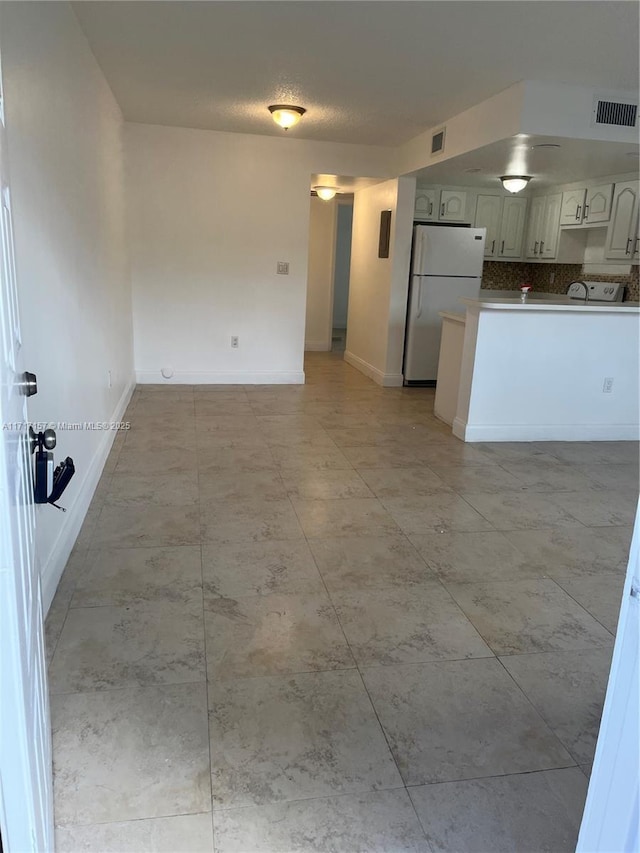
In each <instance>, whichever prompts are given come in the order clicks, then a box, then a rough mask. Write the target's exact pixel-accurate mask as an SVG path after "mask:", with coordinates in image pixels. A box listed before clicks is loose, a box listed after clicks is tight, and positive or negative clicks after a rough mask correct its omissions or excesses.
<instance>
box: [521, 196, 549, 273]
mask: <svg viewBox="0 0 640 853" xmlns="http://www.w3.org/2000/svg"><path fill="white" fill-rule="evenodd" d="M545 201H546V199H545V197H544V196H537V197H536V198H534V199H532V200H531V211H530V213H529V227H528V229H527V243H526V255H527V257H528V258H539V257H540V251H539V250H540V240H541V239H542V217H543V216H544V205H545Z"/></svg>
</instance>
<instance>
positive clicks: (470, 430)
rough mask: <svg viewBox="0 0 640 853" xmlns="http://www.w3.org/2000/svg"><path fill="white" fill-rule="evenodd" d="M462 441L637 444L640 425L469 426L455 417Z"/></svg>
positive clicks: (455, 433)
mask: <svg viewBox="0 0 640 853" xmlns="http://www.w3.org/2000/svg"><path fill="white" fill-rule="evenodd" d="M453 434H454V435H455V436H456V437H457V438H460V439H462V441H468V442H476V441H638V440H639V439H640V427H639V426H638V424H477V425H473V424H471V425H470V424H467V423H465V422H464V421H462V420H460V419H459V418H456V419H455V420H454V422H453Z"/></svg>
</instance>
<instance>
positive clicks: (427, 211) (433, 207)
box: [414, 188, 440, 220]
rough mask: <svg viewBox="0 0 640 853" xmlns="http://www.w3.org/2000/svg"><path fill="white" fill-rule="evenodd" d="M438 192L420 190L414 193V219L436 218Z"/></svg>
mask: <svg viewBox="0 0 640 853" xmlns="http://www.w3.org/2000/svg"><path fill="white" fill-rule="evenodd" d="M439 195H440V193H439V191H438V190H432V189H426V190H423V189H420V188H418V190H417V191H416V205H415V211H414V212H415V218H416V219H422V220H428V219H437V218H438V196H439Z"/></svg>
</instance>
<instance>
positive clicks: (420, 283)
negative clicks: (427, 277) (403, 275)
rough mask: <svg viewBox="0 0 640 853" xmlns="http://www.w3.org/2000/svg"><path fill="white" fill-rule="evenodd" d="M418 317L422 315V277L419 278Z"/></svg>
mask: <svg viewBox="0 0 640 853" xmlns="http://www.w3.org/2000/svg"><path fill="white" fill-rule="evenodd" d="M416 308H417V310H416V319H418V317H420V316H422V279H421V278H418V301H417V305H416Z"/></svg>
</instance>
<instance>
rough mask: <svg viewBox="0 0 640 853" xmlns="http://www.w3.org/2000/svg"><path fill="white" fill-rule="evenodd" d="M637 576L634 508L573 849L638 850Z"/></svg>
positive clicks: (639, 543)
mask: <svg viewBox="0 0 640 853" xmlns="http://www.w3.org/2000/svg"><path fill="white" fill-rule="evenodd" d="M638 578H640V508H639V509H637V510H636V521H635V527H634V532H633V538H632V540H631V550H630V553H629V563H628V566H627V576H626V578H625V584H624V590H623V593H622V604H621V606H620V616H619V619H618V627H617V631H616V642H615V646H614V649H613V660H612V663H611V671H610V673H609V683H608V685H607V695H606V698H605V701H604V709H603V712H602V721H601V723H600V732H599V734H598V742H597V745H596V751H595V757H594V761H593V769H592V771H591V778H590V780H589V791H588V793H587V801H586V804H585V809H584V814H583V817H582V825H581V827H580V834H579V836H578V845H577V847H576V850H577V853H606V851H612V850H620V851H629V853H631V851H632V850H638V844H639V842H640V824H639V822H638V821H639V815H638V803H639V802H640V783H639V782H638V779H639V778H640V777H639V774H640V738H639V735H638V703H639V699H638V697H639V696H640V683H639V682H638V657H639V646H638V622H639V620H640V612H639V611H640V603H639V601H638V597H637V595H633V594H632V585H634V584H635V585H637V583H638Z"/></svg>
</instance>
